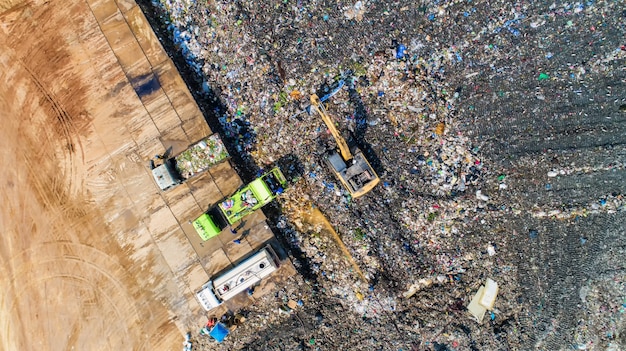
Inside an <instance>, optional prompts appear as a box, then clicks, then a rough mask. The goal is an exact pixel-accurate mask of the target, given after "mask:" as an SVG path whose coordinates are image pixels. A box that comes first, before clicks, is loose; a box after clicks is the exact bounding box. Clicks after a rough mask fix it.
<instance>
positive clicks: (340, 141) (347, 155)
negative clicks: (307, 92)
mask: <svg viewBox="0 0 626 351" xmlns="http://www.w3.org/2000/svg"><path fill="white" fill-rule="evenodd" d="M311 107H312V108H313V109H315V110H316V111H317V113H319V115H320V116H322V120H324V123H326V126H327V127H328V129H329V130H330V133H331V134H332V135H333V138H335V141H336V142H337V146H338V147H339V154H340V155H341V158H343V160H344V161H345V162H347V161H349V160H351V159H352V153H351V152H350V148H349V147H348V144H347V143H346V141H345V139H344V138H343V137H342V136H341V135H340V134H339V132H338V131H337V128H335V124H334V123H333V121H332V120H331V119H330V116H329V115H327V114H326V110H325V109H324V106H323V105H322V102H321V101H320V99H319V97H317V95H315V94H313V95H311Z"/></svg>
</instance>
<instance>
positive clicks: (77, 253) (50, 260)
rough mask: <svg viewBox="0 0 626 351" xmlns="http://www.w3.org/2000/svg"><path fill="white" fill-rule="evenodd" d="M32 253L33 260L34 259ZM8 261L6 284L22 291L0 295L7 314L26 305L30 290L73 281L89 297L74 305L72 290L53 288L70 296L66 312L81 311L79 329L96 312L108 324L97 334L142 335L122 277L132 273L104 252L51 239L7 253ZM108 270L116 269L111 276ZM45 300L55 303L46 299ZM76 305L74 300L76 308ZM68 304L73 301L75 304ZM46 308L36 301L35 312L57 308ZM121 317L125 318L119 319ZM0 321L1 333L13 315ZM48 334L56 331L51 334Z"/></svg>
mask: <svg viewBox="0 0 626 351" xmlns="http://www.w3.org/2000/svg"><path fill="white" fill-rule="evenodd" d="M34 257H37V259H36V260H33V258H34ZM8 266H9V267H13V269H12V271H11V272H10V275H9V276H8V277H7V278H9V281H10V286H12V287H19V291H21V293H19V294H18V293H15V291H17V289H15V288H14V289H12V291H11V292H12V293H10V294H7V296H5V297H4V298H3V299H0V304H1V306H2V310H3V311H8V312H9V315H13V316H15V315H19V312H20V311H23V310H25V308H24V304H28V303H29V301H31V299H32V294H33V293H34V294H37V292H40V291H46V285H48V284H54V285H59V284H61V285H63V281H64V280H71V281H74V282H80V284H78V285H77V286H79V287H80V288H83V289H86V291H87V292H88V293H89V296H90V297H89V298H88V299H87V300H82V299H81V300H80V301H79V303H78V304H71V303H72V302H73V301H71V296H72V294H71V292H68V291H65V289H63V288H61V289H59V290H60V291H57V293H58V294H61V295H63V296H64V300H65V295H67V299H68V300H69V301H67V303H68V307H67V309H66V311H65V313H66V314H67V313H69V314H72V313H74V314H81V315H80V318H75V320H76V321H77V323H79V324H78V326H79V329H80V330H83V327H89V325H88V324H89V323H87V324H86V325H83V323H84V322H85V321H86V320H88V318H86V317H89V316H90V314H91V317H97V318H98V319H99V321H101V322H102V323H103V324H104V325H105V326H107V327H106V329H104V330H102V333H98V334H99V335H106V336H111V335H119V333H120V332H122V333H123V334H124V335H125V337H124V339H126V340H132V339H133V338H134V337H137V336H139V335H141V334H142V333H141V330H140V329H139V325H140V321H141V316H140V314H139V312H138V309H137V306H136V304H135V301H134V299H133V297H132V296H131V295H130V294H129V293H128V291H130V289H129V287H128V286H126V285H125V284H124V283H123V282H122V281H123V280H126V281H128V280H129V279H130V280H131V281H132V277H131V276H130V274H129V273H128V272H127V271H126V270H125V269H124V268H123V267H122V266H121V265H120V264H119V263H118V262H116V261H115V260H114V259H113V258H112V257H111V256H109V255H107V254H106V253H104V252H102V251H100V250H97V249H95V248H93V247H90V246H87V245H83V244H76V243H70V242H49V243H42V244H39V245H37V246H33V247H30V248H28V249H26V250H23V251H22V252H20V253H19V254H16V255H15V256H14V257H12V258H11V260H10V262H9V264H8ZM112 272H119V273H118V274H117V275H114V274H113V273H112ZM46 293H47V292H46ZM9 295H11V296H9ZM101 301H104V302H105V303H104V304H103V303H101ZM64 302H65V301H64ZM48 303H54V302H53V301H48ZM75 305H78V308H76V306H75ZM69 306H74V308H72V307H69ZM89 306H92V307H89ZM107 306H108V307H107ZM46 307H47V306H39V308H38V309H39V310H40V311H39V312H38V313H43V312H45V311H50V310H52V311H56V310H58V309H56V308H54V307H55V306H52V307H51V308H49V309H48V308H46ZM26 310H27V309H26ZM103 310H104V311H107V310H110V311H112V312H113V314H110V313H102V312H104V311H103ZM119 321H127V322H129V323H119ZM1 323H2V324H4V325H2V327H1V328H0V330H3V331H5V333H6V334H4V335H11V334H10V332H11V325H12V323H11V318H3V319H2V322H1ZM49 337H51V338H53V337H54V336H53V335H49ZM107 339H108V338H107ZM51 344H53V343H52V342H49V343H48V345H51ZM68 345H71V344H68ZM9 346H10V345H5V349H6V350H10V349H11V348H10V347H9Z"/></svg>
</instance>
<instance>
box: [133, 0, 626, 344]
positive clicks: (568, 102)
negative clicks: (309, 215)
mask: <svg viewBox="0 0 626 351" xmlns="http://www.w3.org/2000/svg"><path fill="white" fill-rule="evenodd" d="M139 3H140V5H141V6H142V8H143V9H144V12H146V14H147V15H148V17H149V19H150V21H151V24H152V26H153V27H154V28H155V30H156V31H157V33H158V35H159V37H160V38H161V40H162V43H163V45H164V46H165V47H166V49H167V50H168V52H169V54H170V55H171V56H172V58H173V59H174V60H175V62H176V63H177V66H178V67H179V69H180V70H181V72H182V73H183V75H184V77H185V79H186V81H187V83H188V84H189V86H190V88H191V90H192V91H193V92H194V94H195V96H196V98H197V100H198V102H199V104H200V105H201V108H202V109H203V111H204V112H205V115H206V118H207V121H208V123H209V124H210V125H211V127H212V129H213V130H216V131H218V132H219V133H220V135H221V136H222V138H223V140H224V142H225V143H226V144H227V147H228V148H229V152H230V154H231V155H232V156H233V160H234V161H235V162H236V166H237V168H238V170H239V171H240V173H241V174H242V176H243V177H244V178H247V179H252V177H253V176H254V175H255V174H256V173H257V171H258V170H259V169H260V168H267V167H270V166H271V165H273V164H279V165H281V167H282V169H283V170H284V171H285V172H286V173H288V174H289V178H290V180H291V183H292V184H291V187H290V190H289V191H287V192H286V194H285V195H284V196H283V197H281V198H279V200H278V202H277V204H276V205H275V206H274V207H271V208H269V209H268V210H267V214H268V216H269V218H270V221H271V222H272V226H273V228H274V229H275V232H276V233H277V236H278V237H279V239H280V240H281V241H282V242H283V244H284V245H285V247H286V248H287V250H288V252H289V253H290V254H291V256H292V257H291V259H292V261H293V262H294V264H295V265H296V267H297V268H298V271H299V273H300V274H298V275H297V276H295V277H294V278H292V279H291V280H290V281H289V283H288V284H286V285H285V286H281V287H277V290H276V292H275V293H274V294H270V295H267V296H266V297H264V298H263V299H261V300H259V301H257V303H255V304H254V305H252V306H250V307H249V308H247V309H246V310H245V311H233V312H236V313H237V312H238V313H242V314H245V315H246V316H247V320H246V322H245V323H244V324H242V325H241V326H239V327H238V328H237V329H236V330H234V331H233V332H232V333H231V334H230V335H229V336H228V337H227V339H226V340H225V341H224V342H223V343H222V344H217V343H216V342H214V341H212V340H211V339H209V338H208V337H206V336H202V335H200V334H199V333H198V331H195V330H193V331H191V333H192V341H193V344H194V350H235V349H243V350H308V349H312V350H341V349H345V350H437V351H443V350H572V349H578V350H622V349H626V328H625V318H624V313H625V310H626V285H625V279H624V278H625V277H626V270H625V269H624V263H625V261H626V260H625V259H624V257H625V256H624V251H625V248H624V236H625V229H624V228H626V223H625V216H624V210H625V207H624V192H625V189H626V174H625V171H624V166H625V162H626V145H625V142H626V133H625V132H626V124H625V121H626V39H625V38H626V24H625V23H626V6H625V5H624V3H623V1H588V2H531V3H528V2H508V1H489V2H487V1H454V2H445V1H423V2H415V1H404V0H401V1H358V2H357V1H348V2H330V1H302V0H300V1H289V0H282V1H258V2H253V1H215V2H213V1H209V2H204V1H196V2H192V1H184V0H162V1H160V2H159V1H153V2H141V1H140V2H139ZM341 84H343V86H342V87H341V88H339V89H335V88H338V87H339V86H340V85H341ZM334 91H336V93H335V94H333V95H332V96H331V97H330V98H329V99H328V100H327V101H326V102H325V104H326V107H327V110H328V113H329V114H330V115H331V116H333V118H335V121H336V122H337V126H338V128H339V129H340V131H341V133H342V134H343V135H344V136H345V137H346V139H348V142H349V144H350V145H352V146H354V147H359V148H360V149H362V150H364V152H365V154H366V155H367V157H368V159H369V160H370V162H371V163H372V165H373V166H374V168H375V170H376V171H377V173H378V175H379V176H380V178H381V184H380V185H379V186H377V187H376V188H375V189H374V190H373V191H372V192H371V193H369V194H367V195H366V196H364V197H363V198H359V199H356V200H354V199H351V198H350V196H349V195H348V193H347V192H346V191H345V190H343V189H342V188H341V184H340V183H339V182H338V181H337V180H336V179H335V178H334V176H333V174H332V173H331V172H329V171H328V170H327V169H326V167H325V166H324V164H323V159H324V157H325V155H326V152H327V150H328V149H332V148H334V146H335V144H334V141H333V140H332V137H330V136H329V134H328V133H327V131H326V127H325V126H324V124H323V122H322V120H321V119H320V118H319V117H318V116H316V115H309V114H308V113H306V112H305V110H306V106H307V105H308V98H309V96H310V94H311V93H313V92H315V93H317V94H318V95H319V96H324V95H328V94H330V93H332V92H334ZM311 207H317V208H319V209H320V210H321V211H322V212H323V213H324V214H326V216H327V217H328V218H329V220H330V222H331V223H332V225H333V226H334V228H335V229H336V231H337V232H338V233H339V235H341V237H342V239H343V241H344V243H345V244H346V246H347V247H348V249H349V251H350V254H351V255H352V256H353V257H354V259H355V262H356V263H357V265H358V266H359V267H360V269H361V270H362V271H363V272H364V274H365V276H366V277H367V279H368V281H367V282H364V281H363V279H360V278H359V276H358V275H357V274H355V272H354V270H353V269H352V268H351V265H350V264H349V263H348V262H347V261H346V259H345V257H344V256H345V255H343V253H342V252H341V251H340V250H339V249H338V247H337V245H336V244H335V243H334V242H333V239H332V238H331V237H330V236H328V235H326V234H327V233H325V232H324V231H321V230H320V228H319V227H316V226H314V225H306V224H303V223H302V218H300V217H299V213H300V211H301V210H305V209H308V208H311ZM486 278H491V279H493V280H495V281H496V282H497V283H498V285H499V287H500V291H499V294H498V297H497V300H496V304H495V307H494V309H493V310H492V311H489V312H487V316H486V317H485V320H484V321H483V322H482V323H477V322H476V321H475V320H473V319H472V318H471V316H469V314H468V313H467V310H466V307H467V305H468V304H469V301H470V300H471V298H472V296H473V295H474V294H475V293H476V291H477V290H478V288H479V286H480V285H481V284H484V281H485V279H486ZM412 284H417V285H418V286H419V291H418V292H417V293H416V294H415V295H413V296H412V297H410V298H405V297H404V296H403V293H404V292H406V291H407V290H408V289H409V287H410V286H411V285H412ZM360 297H363V298H362V299H361V298H360ZM289 300H293V301H299V302H300V304H299V306H298V307H296V308H294V309H290V310H289V311H286V309H285V308H284V307H285V304H286V303H287V302H288V301H289Z"/></svg>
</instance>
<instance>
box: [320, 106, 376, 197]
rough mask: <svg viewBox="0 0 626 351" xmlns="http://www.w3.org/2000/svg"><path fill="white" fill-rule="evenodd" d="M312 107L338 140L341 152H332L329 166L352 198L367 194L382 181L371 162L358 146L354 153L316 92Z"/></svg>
mask: <svg viewBox="0 0 626 351" xmlns="http://www.w3.org/2000/svg"><path fill="white" fill-rule="evenodd" d="M311 109H313V110H315V111H317V113H319V115H320V116H321V117H322V120H324V123H325V124H326V126H327V127H328V129H329V130H330V132H331V133H332V135H333V137H334V138H335V141H336V142H337V147H338V149H339V150H338V151H339V152H337V151H334V152H332V153H331V154H330V156H328V158H327V159H326V162H327V163H328V166H329V168H330V169H331V170H332V171H333V172H335V175H336V176H337V178H339V180H340V181H341V183H343V185H344V186H345V187H346V189H348V191H349V192H350V195H351V196H352V198H358V197H360V196H363V195H365V194H367V193H368V192H369V191H370V190H372V189H373V188H374V187H375V186H376V184H378V183H379V182H380V178H378V175H377V174H376V172H374V169H373V168H372V166H371V165H370V163H369V162H367V159H366V158H365V156H363V153H362V152H361V150H359V149H358V148H356V149H355V150H354V155H353V154H352V152H350V148H349V147H348V144H347V143H346V141H345V140H344V139H343V138H342V137H341V135H340V134H339V132H338V131H337V129H336V128H335V124H334V123H333V121H332V120H331V118H330V116H328V115H327V114H326V110H325V109H324V106H323V105H322V102H321V101H320V99H319V98H318V97H317V95H315V94H313V95H311Z"/></svg>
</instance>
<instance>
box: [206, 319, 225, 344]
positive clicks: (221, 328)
mask: <svg viewBox="0 0 626 351" xmlns="http://www.w3.org/2000/svg"><path fill="white" fill-rule="evenodd" d="M209 335H211V337H213V339H215V340H217V342H222V341H224V338H226V336H227V335H228V328H226V326H225V325H224V324H222V323H217V324H216V325H215V326H214V327H213V329H211V332H210V333H209Z"/></svg>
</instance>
